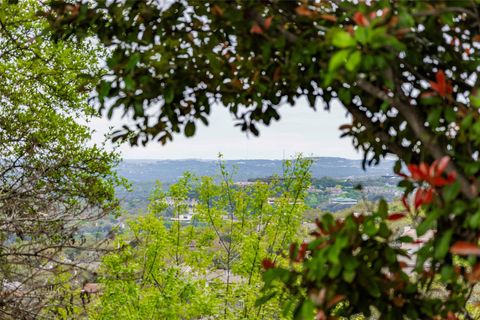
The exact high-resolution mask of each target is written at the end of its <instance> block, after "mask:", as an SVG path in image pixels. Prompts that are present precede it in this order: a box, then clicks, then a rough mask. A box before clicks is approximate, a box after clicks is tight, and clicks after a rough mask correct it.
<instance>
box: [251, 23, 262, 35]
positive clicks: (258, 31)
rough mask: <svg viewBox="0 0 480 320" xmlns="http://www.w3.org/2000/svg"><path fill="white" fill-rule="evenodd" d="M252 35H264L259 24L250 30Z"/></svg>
mask: <svg viewBox="0 0 480 320" xmlns="http://www.w3.org/2000/svg"><path fill="white" fill-rule="evenodd" d="M250 33H256V34H262V33H263V30H262V28H260V26H259V25H258V24H256V23H254V24H253V25H252V27H251V28H250Z"/></svg>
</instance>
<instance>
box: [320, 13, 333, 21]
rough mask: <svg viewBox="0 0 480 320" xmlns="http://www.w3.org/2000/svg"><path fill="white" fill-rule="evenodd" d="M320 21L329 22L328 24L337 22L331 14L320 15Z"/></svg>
mask: <svg viewBox="0 0 480 320" xmlns="http://www.w3.org/2000/svg"><path fill="white" fill-rule="evenodd" d="M320 19H323V20H326V21H330V22H337V17H336V16H334V15H332V14H322V15H320Z"/></svg>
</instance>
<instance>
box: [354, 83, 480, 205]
mask: <svg viewBox="0 0 480 320" xmlns="http://www.w3.org/2000/svg"><path fill="white" fill-rule="evenodd" d="M357 85H358V87H360V88H361V89H362V90H364V91H365V92H367V93H368V94H370V95H372V96H374V97H376V98H378V99H380V100H383V101H386V102H388V103H389V104H391V105H393V106H395V108H396V109H397V110H398V111H399V112H400V114H401V115H402V116H403V117H404V118H405V120H406V121H407V123H408V124H409V126H410V128H411V129H412V131H413V132H414V133H415V134H416V136H417V137H418V139H419V140H420V141H421V142H422V144H423V145H424V146H425V148H426V149H427V150H428V151H429V152H430V153H431V154H432V155H433V157H434V158H435V159H436V160H438V159H441V158H443V157H444V156H447V155H448V154H447V153H446V152H444V150H443V149H442V148H441V147H440V146H439V145H438V143H437V141H436V140H437V139H436V137H435V136H434V135H433V134H432V133H431V132H429V131H428V130H427V129H426V128H425V126H424V125H423V122H422V121H421V120H420V119H421V116H420V114H419V113H418V111H417V110H415V108H412V107H411V106H410V105H407V104H406V103H404V102H403V101H401V100H400V99H399V98H391V97H389V96H388V95H387V94H386V93H385V92H383V91H382V90H381V89H379V88H377V87H375V86H374V85H373V84H371V83H370V82H368V81H366V80H364V79H360V80H358V81H357ZM447 172H455V173H456V174H457V179H458V181H459V182H460V186H461V190H462V193H463V194H464V195H465V196H466V197H467V198H468V199H473V198H474V197H475V193H474V192H473V190H472V186H471V185H470V183H469V181H468V179H467V178H466V177H465V176H464V175H463V173H462V172H460V171H459V170H458V169H457V167H456V166H455V164H454V163H453V162H452V161H450V162H449V164H448V166H447Z"/></svg>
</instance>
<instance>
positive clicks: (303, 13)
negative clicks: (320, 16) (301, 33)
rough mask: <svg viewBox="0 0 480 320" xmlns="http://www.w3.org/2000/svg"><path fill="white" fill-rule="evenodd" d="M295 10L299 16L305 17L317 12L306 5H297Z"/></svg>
mask: <svg viewBox="0 0 480 320" xmlns="http://www.w3.org/2000/svg"><path fill="white" fill-rule="evenodd" d="M295 12H296V13H297V14H298V15H299V16H303V17H311V16H313V15H314V14H315V12H314V11H312V10H310V9H308V8H306V7H304V6H300V7H297V8H296V9H295Z"/></svg>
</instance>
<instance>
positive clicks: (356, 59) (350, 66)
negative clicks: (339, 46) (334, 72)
mask: <svg viewBox="0 0 480 320" xmlns="http://www.w3.org/2000/svg"><path fill="white" fill-rule="evenodd" d="M361 61H362V53H361V52H360V51H355V52H353V53H352V54H351V55H350V56H349V57H348V60H347V64H346V65H345V68H346V69H347V70H348V71H353V70H355V69H356V68H357V67H358V65H359V64H360V62H361Z"/></svg>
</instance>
